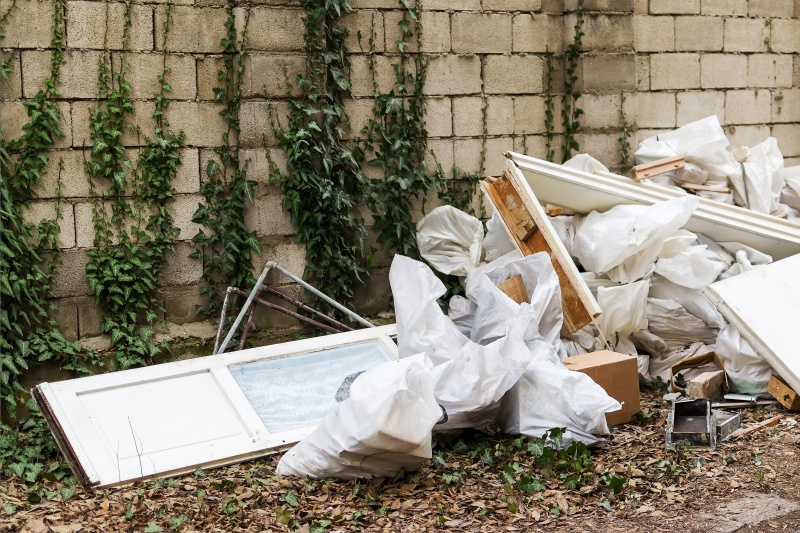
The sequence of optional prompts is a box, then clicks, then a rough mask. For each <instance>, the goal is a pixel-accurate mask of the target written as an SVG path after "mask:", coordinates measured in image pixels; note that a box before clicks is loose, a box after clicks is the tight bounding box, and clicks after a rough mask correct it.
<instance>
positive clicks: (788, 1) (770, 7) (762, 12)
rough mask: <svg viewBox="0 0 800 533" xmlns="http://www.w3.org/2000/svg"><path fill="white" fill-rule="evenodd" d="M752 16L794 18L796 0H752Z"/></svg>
mask: <svg viewBox="0 0 800 533" xmlns="http://www.w3.org/2000/svg"><path fill="white" fill-rule="evenodd" d="M749 4H750V9H749V10H748V14H749V15H750V16H751V17H766V18H792V16H794V0H750V2H749Z"/></svg>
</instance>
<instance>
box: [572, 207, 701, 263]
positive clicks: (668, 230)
mask: <svg viewBox="0 0 800 533" xmlns="http://www.w3.org/2000/svg"><path fill="white" fill-rule="evenodd" d="M697 205H698V200H697V198H696V197H693V196H685V197H681V198H675V199H672V200H667V201H664V202H659V203H656V204H653V205H650V206H641V205H618V206H615V207H612V208H611V209H609V210H608V211H606V212H605V213H598V212H596V211H593V212H592V213H590V214H589V215H588V216H587V217H586V218H585V219H584V221H583V224H581V227H580V229H578V231H577V232H576V233H575V240H574V241H573V249H572V252H573V253H574V254H575V256H576V257H577V258H578V260H579V262H580V264H581V265H583V266H584V268H586V270H589V271H591V272H607V271H609V270H610V269H612V268H614V267H615V266H617V265H619V264H620V263H622V262H623V261H625V260H626V259H627V258H629V257H631V256H633V255H634V254H636V253H637V252H639V251H641V250H644V249H645V248H647V247H648V246H650V245H651V244H653V243H655V242H657V241H659V240H661V239H664V238H666V237H668V236H669V235H671V234H673V233H675V232H676V231H677V230H678V229H680V228H681V227H682V226H683V225H684V224H685V223H686V222H687V221H688V220H689V217H691V215H692V212H693V211H694V209H695V208H696V207H697ZM659 251H660V250H659Z"/></svg>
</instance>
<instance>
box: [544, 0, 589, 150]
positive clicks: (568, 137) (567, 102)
mask: <svg viewBox="0 0 800 533" xmlns="http://www.w3.org/2000/svg"><path fill="white" fill-rule="evenodd" d="M575 15H576V17H577V18H576V21H575V28H574V29H575V35H574V36H573V38H572V42H571V43H570V44H569V45H568V46H567V54H566V68H565V75H564V95H563V97H562V102H563V104H564V105H563V107H562V108H561V118H562V124H563V126H564V144H563V146H562V149H561V156H562V157H561V162H562V163H564V162H566V161H567V160H569V159H570V158H571V157H572V154H573V151H575V152H577V151H579V150H580V144H579V143H578V140H577V139H576V138H575V133H576V132H577V131H578V129H579V128H580V122H579V119H580V116H581V115H582V114H583V109H581V108H580V107H578V99H579V98H580V97H581V93H580V91H579V90H578V88H577V82H578V75H577V70H578V59H579V58H580V54H581V42H582V40H583V36H584V35H585V34H584V32H583V22H584V17H583V0H578V9H577V11H576V13H575ZM548 74H549V73H548Z"/></svg>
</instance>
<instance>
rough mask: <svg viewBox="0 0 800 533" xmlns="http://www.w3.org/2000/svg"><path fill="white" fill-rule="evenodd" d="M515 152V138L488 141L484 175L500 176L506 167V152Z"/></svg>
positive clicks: (497, 138) (499, 138)
mask: <svg viewBox="0 0 800 533" xmlns="http://www.w3.org/2000/svg"><path fill="white" fill-rule="evenodd" d="M513 151H514V138H513V137H510V136H509V137H495V138H491V139H486V163H485V165H484V169H483V172H482V173H481V174H482V175H491V176H499V175H500V174H502V173H503V169H504V168H505V166H506V158H505V156H504V155H503V154H504V153H506V152H513Z"/></svg>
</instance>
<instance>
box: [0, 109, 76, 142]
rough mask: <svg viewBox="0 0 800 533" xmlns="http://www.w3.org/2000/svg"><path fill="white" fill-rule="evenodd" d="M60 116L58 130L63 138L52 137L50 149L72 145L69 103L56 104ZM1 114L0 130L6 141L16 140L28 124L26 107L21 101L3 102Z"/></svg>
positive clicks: (28, 118)
mask: <svg viewBox="0 0 800 533" xmlns="http://www.w3.org/2000/svg"><path fill="white" fill-rule="evenodd" d="M57 106H58V110H59V113H60V114H61V123H60V125H59V126H60V128H61V131H62V133H63V134H64V136H63V137H58V136H54V137H53V145H52V148H69V147H70V146H71V145H72V117H71V116H70V112H69V103H67V102H58V103H57ZM2 108H3V112H2V115H0V130H2V133H3V137H4V138H5V139H7V140H9V139H18V138H20V137H21V136H22V134H23V133H24V131H23V129H22V128H23V127H24V126H27V125H28V124H29V123H30V117H29V116H28V111H29V109H28V107H27V106H26V105H25V103H24V102H22V101H13V102H5V103H3V104H2Z"/></svg>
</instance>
